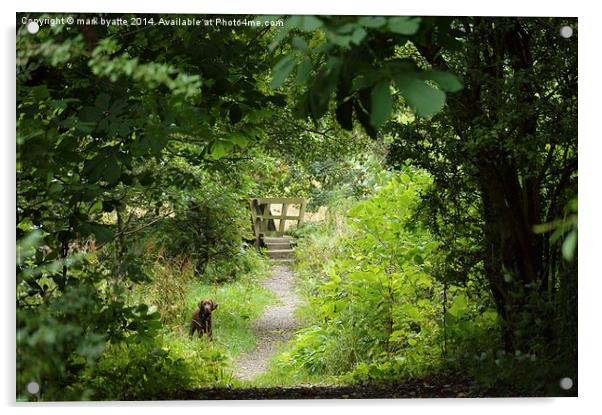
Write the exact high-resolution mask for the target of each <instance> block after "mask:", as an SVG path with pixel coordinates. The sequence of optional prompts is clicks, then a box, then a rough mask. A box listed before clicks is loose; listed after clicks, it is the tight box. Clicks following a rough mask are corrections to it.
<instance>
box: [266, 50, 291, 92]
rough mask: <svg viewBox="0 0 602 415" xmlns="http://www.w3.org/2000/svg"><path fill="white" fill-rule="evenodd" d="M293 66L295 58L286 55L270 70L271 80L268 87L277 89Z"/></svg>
mask: <svg viewBox="0 0 602 415" xmlns="http://www.w3.org/2000/svg"><path fill="white" fill-rule="evenodd" d="M294 67H295V58H294V57H293V56H292V55H287V56H285V57H284V58H282V59H280V61H279V62H278V63H277V64H276V65H275V66H274V69H273V71H272V82H270V88H272V89H277V88H280V86H281V85H282V84H283V83H284V81H285V80H286V78H288V76H289V75H290V73H291V71H292V70H293V68H294Z"/></svg>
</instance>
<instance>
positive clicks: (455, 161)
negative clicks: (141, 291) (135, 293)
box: [16, 16, 577, 396]
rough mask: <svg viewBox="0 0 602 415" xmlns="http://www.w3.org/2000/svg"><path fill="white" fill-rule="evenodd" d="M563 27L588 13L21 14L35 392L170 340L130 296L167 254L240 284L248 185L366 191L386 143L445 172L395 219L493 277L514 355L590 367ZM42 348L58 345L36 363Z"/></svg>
mask: <svg viewBox="0 0 602 415" xmlns="http://www.w3.org/2000/svg"><path fill="white" fill-rule="evenodd" d="M21 17H22V16H18V20H19V22H20V21H21ZM147 17H149V18H152V16H147ZM249 17H250V16H249ZM266 19H268V18H267V17H265V18H261V19H260V20H266ZM562 24H571V25H572V26H573V27H575V24H576V23H575V22H574V21H572V20H567V19H545V18H537V19H534V18H533V19H531V18H471V17H465V18H443V17H429V18H418V17H367V16H363V17H354V16H345V17H331V16H319V17H315V16H293V17H289V18H286V19H285V24H284V27H282V28H272V27H269V26H268V27H261V28H240V27H239V28H236V29H233V28H227V27H212V28H211V29H210V30H209V29H206V28H190V27H178V26H170V27H158V26H151V25H147V26H143V27H132V26H111V27H108V28H107V27H103V26H77V25H73V26H69V25H65V26H62V25H57V26H52V27H43V30H41V31H40V32H39V33H38V34H36V35H35V36H34V35H32V34H30V33H28V32H27V31H26V29H25V27H23V26H22V25H20V24H19V25H18V31H17V80H16V81H17V212H16V214H17V241H18V258H17V298H16V301H17V331H18V335H17V346H18V355H17V357H18V365H17V369H18V371H19V373H20V374H22V376H21V377H18V388H20V389H22V388H23V387H24V384H25V383H26V382H28V381H29V380H30V379H32V378H33V379H40V380H41V381H46V382H48V383H52V384H53V385H54V388H55V392H54V393H57V394H58V393H59V391H60V390H61V388H63V387H64V386H65V385H70V384H72V383H73V381H74V379H75V378H77V376H78V374H81V373H83V371H84V370H85V368H86V367H87V366H89V365H91V364H92V363H93V362H94V361H95V360H96V359H97V358H98V356H99V355H100V354H101V353H102V350H103V347H104V345H106V344H119V342H121V341H125V342H131V341H132V339H138V340H140V339H142V338H145V339H147V341H148V339H152V338H153V336H154V335H155V334H156V331H157V330H158V329H159V328H160V320H159V316H158V315H157V313H154V312H153V310H152V309H149V308H148V307H147V306H146V305H144V304H139V303H138V302H137V301H132V298H131V297H129V295H128V292H129V291H130V290H131V289H132V287H135V286H137V285H141V284H142V285H144V284H146V283H148V282H149V281H150V280H152V278H153V275H152V272H151V271H150V269H151V268H150V267H149V264H148V261H147V260H146V259H145V258H146V257H145V253H148V252H149V250H150V251H153V250H154V251H153V252H155V253H156V252H158V250H159V249H160V250H161V253H162V254H165V255H167V256H168V257H169V256H177V255H183V256H186V258H189V259H190V261H191V263H192V264H193V265H192V266H193V268H194V270H195V274H196V275H197V277H198V278H205V279H212V280H214V281H217V282H220V281H226V280H232V279H236V278H237V276H238V274H240V272H242V271H244V270H248V268H249V267H250V265H249V264H253V262H252V261H251V262H249V261H248V259H246V257H245V254H244V252H245V246H246V245H245V241H248V239H249V238H250V237H251V236H250V234H249V227H248V213H247V211H246V210H245V209H246V203H247V202H246V201H247V199H248V198H249V197H250V196H256V195H261V194H266V195H267V194H268V193H270V192H278V193H280V194H281V195H295V196H296V195H305V196H311V197H312V199H313V205H314V206H316V207H317V206H320V205H327V204H329V203H330V204H332V203H335V204H336V203H337V201H340V200H341V198H344V197H353V198H358V199H361V198H362V197H364V196H366V195H373V192H374V187H375V185H381V184H382V183H381V182H379V179H378V176H379V175H378V173H376V170H378V171H381V170H382V166H381V164H380V162H381V161H383V160H385V159H386V164H387V167H390V168H394V169H401V170H404V169H406V166H407V165H408V164H412V165H414V166H416V167H418V168H421V169H422V170H423V171H424V172H427V173H428V175H429V177H430V179H429V180H425V181H424V182H425V183H427V182H428V185H421V186H420V203H418V202H412V206H413V208H412V209H410V210H408V212H406V213H407V214H408V215H409V214H411V215H413V218H414V219H415V220H411V221H404V222H403V224H404V225H403V230H402V229H401V228H400V229H399V232H400V234H403V235H407V238H408V240H411V239H412V238H418V239H420V237H419V236H420V235H423V234H424V233H425V232H428V233H429V235H430V236H428V237H427V236H424V238H425V240H428V239H429V238H431V237H432V238H433V239H435V240H436V241H437V244H434V245H432V246H431V245H429V251H428V254H429V255H430V256H432V257H433V258H432V259H433V263H432V264H429V266H430V265H433V266H432V268H430V269H429V271H428V272H430V273H431V275H430V276H429V278H430V277H432V278H435V279H436V280H437V281H438V283H440V284H443V285H444V286H445V287H447V286H448V285H455V286H458V287H465V286H467V285H468V284H473V285H474V284H478V285H479V287H480V291H479V293H481V294H479V295H484V294H483V293H485V292H489V293H490V295H491V301H492V303H493V304H494V305H495V307H496V309H497V312H498V314H499V316H500V317H501V321H502V327H503V334H504V342H505V344H504V346H505V348H506V349H507V351H514V350H522V351H529V352H534V353H535V352H537V353H549V354H551V355H553V356H555V358H558V359H560V358H561V357H568V358H569V359H570V360H571V362H575V361H576V348H575V344H576V287H577V280H576V268H577V260H576V234H577V228H576V214H577V206H576V196H577V141H576V118H577V117H576V116H577V93H576V88H577V47H576V37H575V36H574V37H573V38H570V39H565V38H562V37H560V36H559V35H558V30H559V27H560V26H561V25H562ZM363 153H364V154H363ZM365 153H368V154H365ZM422 174H423V173H420V174H419V175H417V176H416V177H422V176H421V175H422ZM417 180H418V179H417ZM421 180H422V179H421ZM418 181H420V180H418ZM421 183H422V182H421ZM390 190H391V194H402V195H403V194H404V192H403V191H402V190H400V189H398V188H396V187H395V186H393V185H390ZM396 192H397V193H396ZM379 197H380V198H382V199H383V200H384V201H387V203H389V202H391V201H390V200H389V199H390V197H391V195H383V194H380V196H377V198H376V200H379V199H378V198H379ZM400 197H401V196H400ZM416 197H418V196H417V195H412V198H413V199H412V200H414V199H415V198H416ZM398 202H399V203H401V201H398ZM369 203H370V202H366V205H360V206H368V205H369ZM383 203H384V202H383ZM391 203H392V202H391ZM357 209H360V208H356V213H357ZM404 212H405V211H404ZM362 215H364V216H365V217H364V216H362V217H361V220H365V221H366V223H368V224H370V223H373V222H371V219H370V218H369V217H367V216H366V215H368V214H367V213H366V212H364V213H363V214H362ZM368 216H369V215H368ZM373 224H375V226H376V225H378V226H381V225H382V226H384V227H386V226H387V225H386V224H381V223H376V222H374V223H373ZM412 226H415V228H414V230H413V231H412ZM407 232H410V234H407ZM411 232H414V233H411ZM360 239H361V238H360ZM395 241H397V240H396V239H395V238H393V237H392V238H391V240H390V241H389V243H390V244H393V243H394V242H395ZM398 242H399V241H398ZM400 243H401V242H400ZM404 243H405V242H404ZM366 244H367V245H369V243H368V242H366ZM435 245H436V249H435ZM356 249H357V251H358V252H363V251H362V250H366V251H370V250H371V249H372V248H371V247H370V246H363V247H360V248H357V247H356ZM387 249H389V251H387V252H388V253H387V254H391V252H393V253H394V252H396V250H395V248H394V247H388V248H387ZM350 252H353V249H351V248H350ZM417 254H418V253H417V252H413V251H412V252H411V256H412V260H413V258H415V256H416V255H417ZM392 255H393V254H392ZM408 255H409V254H408ZM416 261H418V260H416ZM414 265H415V266H419V268H420V272H426V271H424V270H423V267H422V264H414ZM216 270H217V271H216ZM394 272H401V271H399V270H395V271H394ZM377 274H378V273H377ZM377 274H375V275H377ZM385 274H386V272H385ZM385 274H383V275H385ZM378 275H380V274H378ZM381 276H382V275H381ZM379 278H380V277H379ZM383 278H384V277H383ZM403 287H404V288H403V289H404V290H406V291H407V290H410V289H409V288H408V287H406V286H403ZM408 292H409V291H408ZM412 293H413V292H412ZM438 293H439V292H438ZM414 294H416V293H414ZM419 294H420V295H422V294H424V293H423V292H420V293H419ZM416 295H418V294H416ZM437 295H439V294H437ZM417 298H418V297H417ZM437 301H439V298H438V297H437ZM487 301H489V299H488V298H486V299H483V303H487ZM433 307H434V306H433ZM431 311H432V310H431ZM473 311H474V310H473ZM429 324H430V323H429ZM424 326H425V327H426V326H428V324H425V325H424ZM405 329H407V328H404V330H405ZM433 330H434V329H433ZM394 331H395V330H394V328H393V326H391V327H390V328H389V332H388V333H384V334H385V335H386V336H385V337H387V339H388V337H390V336H391V335H392V334H393V332H394ZM377 337H378V336H377ZM124 339H125V340H124ZM375 339H376V337H375ZM385 340H386V339H385ZM140 341H142V340H140ZM386 341H388V340H386ZM119 347H120V346H116V348H113V349H112V350H116V349H118V348H119ZM144 347H146V346H144ZM144 347H142V346H141V349H144ZM40 350H43V351H44V353H45V354H47V355H48V356H53V357H52V358H49V359H47V363H45V364H44V365H39V366H36V365H30V364H29V363H28V362H31V361H32V360H31V357H32V356H33V355H35V354H36V353H39V352H40ZM558 350H564V352H563V354H562V355H561V354H558V353H556V352H555V351H558ZM167 360H169V359H167ZM49 396H52V395H49ZM54 396H56V395H54Z"/></svg>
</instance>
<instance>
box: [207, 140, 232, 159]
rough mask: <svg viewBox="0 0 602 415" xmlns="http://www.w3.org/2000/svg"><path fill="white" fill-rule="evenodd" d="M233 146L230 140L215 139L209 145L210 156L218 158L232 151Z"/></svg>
mask: <svg viewBox="0 0 602 415" xmlns="http://www.w3.org/2000/svg"><path fill="white" fill-rule="evenodd" d="M233 147H234V144H232V143H231V142H230V141H224V140H219V141H215V142H214V143H213V144H212V146H211V158H212V159H214V160H217V159H220V158H222V157H224V156H225V155H226V154H228V153H229V152H230V151H232V148H233Z"/></svg>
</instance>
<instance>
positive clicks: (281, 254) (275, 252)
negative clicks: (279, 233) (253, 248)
mask: <svg viewBox="0 0 602 415" xmlns="http://www.w3.org/2000/svg"><path fill="white" fill-rule="evenodd" d="M293 252H295V251H293V250H292V249H272V250H268V256H269V257H270V258H274V259H275V258H278V259H292V258H293Z"/></svg>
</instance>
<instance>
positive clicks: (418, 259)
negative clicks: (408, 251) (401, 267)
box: [414, 254, 424, 265]
mask: <svg viewBox="0 0 602 415" xmlns="http://www.w3.org/2000/svg"><path fill="white" fill-rule="evenodd" d="M414 264H416V265H422V264H424V258H422V256H420V255H418V254H416V255H414Z"/></svg>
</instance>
